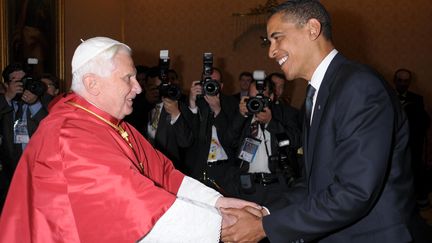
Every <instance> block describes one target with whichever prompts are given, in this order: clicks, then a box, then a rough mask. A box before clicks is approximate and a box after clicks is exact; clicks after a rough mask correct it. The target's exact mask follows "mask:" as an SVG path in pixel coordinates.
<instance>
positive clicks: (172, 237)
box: [139, 199, 222, 243]
mask: <svg viewBox="0 0 432 243" xmlns="http://www.w3.org/2000/svg"><path fill="white" fill-rule="evenodd" d="M221 224H222V216H221V215H220V214H219V212H218V211H217V209H215V208H213V207H209V206H207V205H205V204H200V203H197V202H192V201H188V200H182V199H177V200H176V201H175V202H174V204H173V205H172V206H171V207H170V208H169V209H168V210H167V211H166V212H165V214H164V215H163V216H162V217H161V218H160V219H159V220H158V221H157V222H156V224H155V225H154V226H153V228H152V229H151V231H150V232H149V233H148V234H147V235H146V236H145V237H144V238H143V239H141V240H140V241H139V242H140V243H146V242H151V243H172V242H179V243H180V242H185V243H189V242H196V243H198V242H209V243H213V242H214V243H218V242H219V239H220V231H221Z"/></svg>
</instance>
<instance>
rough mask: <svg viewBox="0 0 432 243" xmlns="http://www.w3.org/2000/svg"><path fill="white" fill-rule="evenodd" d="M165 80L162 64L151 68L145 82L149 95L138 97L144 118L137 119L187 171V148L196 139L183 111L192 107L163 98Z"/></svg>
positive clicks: (158, 146)
mask: <svg viewBox="0 0 432 243" xmlns="http://www.w3.org/2000/svg"><path fill="white" fill-rule="evenodd" d="M161 83H162V81H161V79H160V77H159V67H152V68H150V69H149V70H148V71H147V75H146V77H145V82H144V87H145V95H143V96H141V98H140V99H139V100H138V101H139V102H141V104H140V107H141V108H142V109H141V110H139V112H141V113H143V114H139V116H140V117H141V118H142V120H140V121H136V122H137V123H138V125H139V126H138V127H141V129H142V133H143V135H144V137H146V138H147V139H148V140H149V141H150V143H151V144H152V145H153V146H154V147H155V148H156V149H158V150H159V151H161V152H162V153H163V154H165V155H166V156H167V157H168V158H169V159H171V160H172V161H173V163H174V166H175V167H176V169H178V170H180V171H182V172H183V173H185V172H186V167H185V164H184V162H183V159H184V158H183V156H184V149H186V148H187V147H190V146H191V145H192V142H193V140H192V139H193V138H192V132H191V129H190V127H189V123H187V122H186V120H185V118H184V116H183V114H182V113H183V112H184V111H185V110H187V109H188V108H187V105H186V104H185V103H184V102H182V101H181V100H176V99H172V98H169V97H162V96H161V94H160V92H159V86H160V85H161Z"/></svg>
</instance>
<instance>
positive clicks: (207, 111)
mask: <svg viewBox="0 0 432 243" xmlns="http://www.w3.org/2000/svg"><path fill="white" fill-rule="evenodd" d="M209 78H210V79H211V80H213V81H214V82H217V83H218V84H219V86H220V89H219V90H222V89H223V81H222V74H221V71H220V70H219V69H217V68H213V70H212V73H211V75H210V77H209ZM216 93H217V94H216ZM237 107H238V102H237V101H236V100H235V98H234V97H233V96H228V95H224V94H223V93H221V92H214V93H213V92H210V93H209V92H204V89H203V85H202V84H201V83H200V81H194V82H192V85H191V89H190V94H189V112H188V115H186V117H187V121H188V123H189V124H191V129H192V134H193V138H194V141H193V145H192V146H191V147H189V148H188V149H187V152H186V156H185V163H186V164H187V167H188V171H189V173H190V175H191V176H192V177H194V178H195V179H198V180H201V181H202V182H204V183H205V184H207V185H208V186H211V187H213V188H214V189H216V190H218V191H220V192H221V193H222V194H225V195H233V193H234V188H233V187H232V185H231V184H230V180H229V177H230V172H232V170H231V169H232V166H233V160H232V158H233V157H234V151H233V150H232V148H231V147H230V144H231V140H229V138H230V137H229V136H228V133H227V131H228V127H229V125H230V124H231V120H232V118H233V116H234V114H236V113H237V112H238V111H237Z"/></svg>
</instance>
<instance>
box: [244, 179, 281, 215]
mask: <svg viewBox="0 0 432 243" xmlns="http://www.w3.org/2000/svg"><path fill="white" fill-rule="evenodd" d="M250 175H251V182H252V188H251V189H248V190H244V189H243V188H242V186H241V183H240V182H239V181H240V179H238V182H237V183H238V185H239V187H238V195H237V196H238V197H239V198H241V199H244V200H247V201H252V202H255V203H257V204H259V205H262V206H266V207H271V206H272V205H274V204H276V203H277V202H278V201H279V199H281V197H282V194H283V193H284V192H285V191H287V190H288V186H287V184H286V180H285V178H284V177H283V175H282V174H272V177H271V178H272V179H271V180H262V179H261V178H260V177H259V174H250ZM266 182H268V183H266Z"/></svg>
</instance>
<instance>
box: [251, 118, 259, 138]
mask: <svg viewBox="0 0 432 243" xmlns="http://www.w3.org/2000/svg"><path fill="white" fill-rule="evenodd" d="M258 127H259V123H258V121H254V122H252V123H251V125H250V135H251V136H252V137H254V138H256V137H257V136H258Z"/></svg>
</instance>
